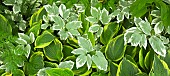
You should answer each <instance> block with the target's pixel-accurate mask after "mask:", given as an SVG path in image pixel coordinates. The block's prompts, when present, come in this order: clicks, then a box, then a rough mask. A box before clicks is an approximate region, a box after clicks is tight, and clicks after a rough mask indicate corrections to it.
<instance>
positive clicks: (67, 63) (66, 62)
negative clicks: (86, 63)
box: [58, 60, 74, 69]
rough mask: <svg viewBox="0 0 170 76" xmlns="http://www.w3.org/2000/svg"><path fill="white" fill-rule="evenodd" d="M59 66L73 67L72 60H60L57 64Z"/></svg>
mask: <svg viewBox="0 0 170 76" xmlns="http://www.w3.org/2000/svg"><path fill="white" fill-rule="evenodd" d="M58 67H59V68H69V69H72V68H73V67H74V62H73V61H71V60H70V61H64V62H61V63H60V64H59V65H58Z"/></svg>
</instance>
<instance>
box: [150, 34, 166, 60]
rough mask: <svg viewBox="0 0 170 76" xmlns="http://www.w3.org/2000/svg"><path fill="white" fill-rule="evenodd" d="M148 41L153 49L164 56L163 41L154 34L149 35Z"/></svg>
mask: <svg viewBox="0 0 170 76" xmlns="http://www.w3.org/2000/svg"><path fill="white" fill-rule="evenodd" d="M149 43H150V45H151V47H152V48H153V50H154V51H155V52H156V53H157V54H159V55H161V56H163V57H165V55H166V48H165V45H164V44H163V42H162V41H161V40H160V39H159V38H158V37H156V36H151V38H149Z"/></svg>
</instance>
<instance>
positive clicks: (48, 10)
mask: <svg viewBox="0 0 170 76" xmlns="http://www.w3.org/2000/svg"><path fill="white" fill-rule="evenodd" d="M44 8H45V10H46V11H47V12H48V13H53V12H52V11H53V9H52V7H51V5H44Z"/></svg>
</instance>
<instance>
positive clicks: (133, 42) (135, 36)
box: [130, 33, 142, 46]
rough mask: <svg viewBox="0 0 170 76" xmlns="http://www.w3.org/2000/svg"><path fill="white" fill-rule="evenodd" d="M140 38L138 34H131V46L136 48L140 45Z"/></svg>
mask: <svg viewBox="0 0 170 76" xmlns="http://www.w3.org/2000/svg"><path fill="white" fill-rule="evenodd" d="M141 38H142V36H141V35H140V34H139V33H134V34H132V36H131V38H130V42H131V45H132V46H138V44H140V41H141Z"/></svg>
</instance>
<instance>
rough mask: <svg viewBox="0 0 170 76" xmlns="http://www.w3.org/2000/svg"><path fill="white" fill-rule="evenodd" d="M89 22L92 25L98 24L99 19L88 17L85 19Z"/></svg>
mask: <svg viewBox="0 0 170 76" xmlns="http://www.w3.org/2000/svg"><path fill="white" fill-rule="evenodd" d="M85 19H86V20H87V21H89V22H90V23H97V22H98V19H96V18H94V17H92V16H89V17H86V18H85Z"/></svg>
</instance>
